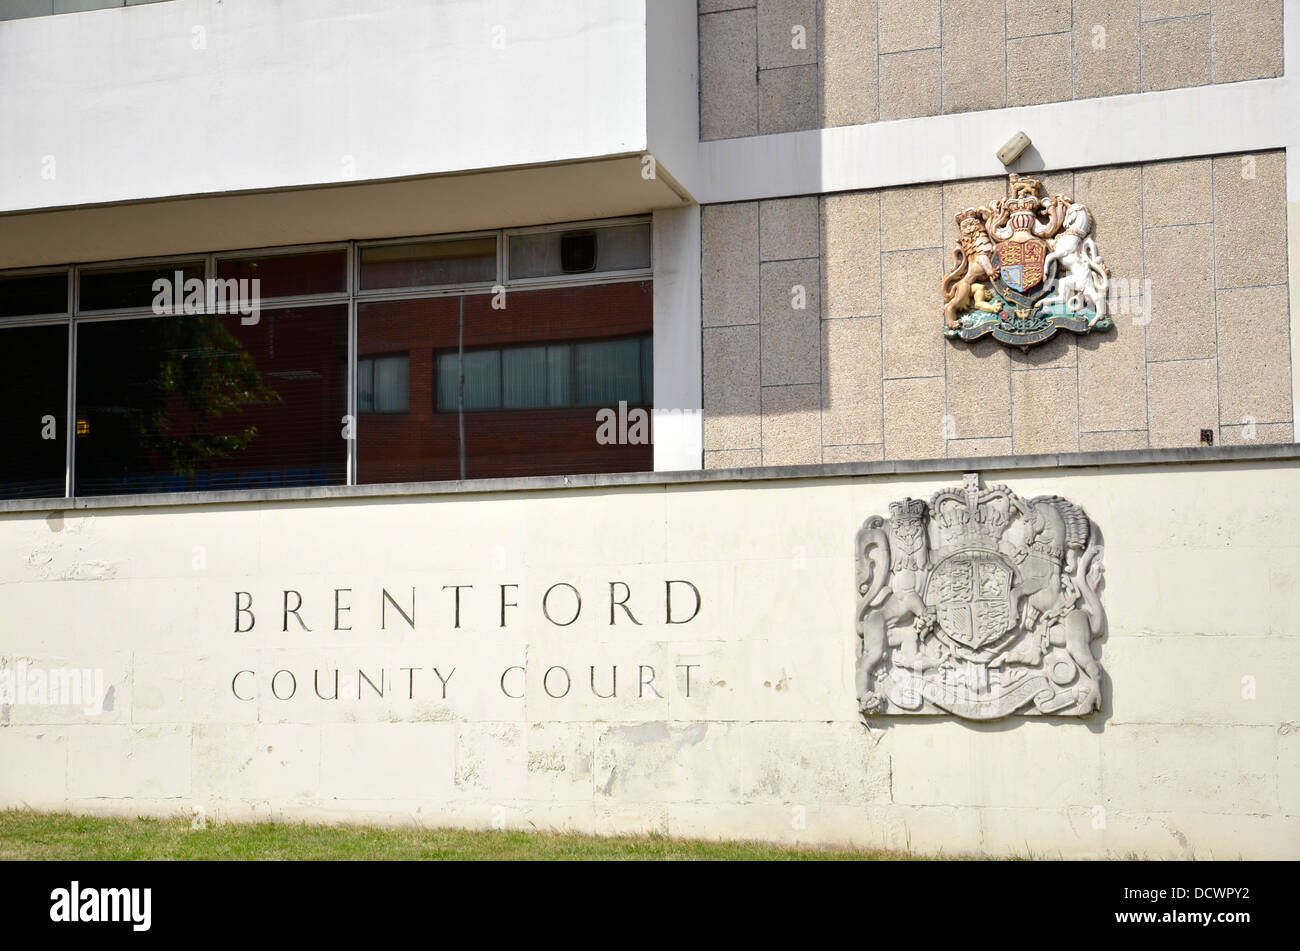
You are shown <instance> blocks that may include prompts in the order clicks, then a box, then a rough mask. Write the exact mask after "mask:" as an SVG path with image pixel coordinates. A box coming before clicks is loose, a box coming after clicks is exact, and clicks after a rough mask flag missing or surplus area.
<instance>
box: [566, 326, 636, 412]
mask: <svg viewBox="0 0 1300 951" xmlns="http://www.w3.org/2000/svg"><path fill="white" fill-rule="evenodd" d="M574 363H575V364H576V366H577V371H578V403H579V405H583V406H614V405H617V404H618V402H619V401H620V400H626V401H627V402H629V403H639V402H641V339H640V338H639V337H633V338H631V339H629V340H602V341H600V342H598V343H580V344H576V345H575V346H574Z"/></svg>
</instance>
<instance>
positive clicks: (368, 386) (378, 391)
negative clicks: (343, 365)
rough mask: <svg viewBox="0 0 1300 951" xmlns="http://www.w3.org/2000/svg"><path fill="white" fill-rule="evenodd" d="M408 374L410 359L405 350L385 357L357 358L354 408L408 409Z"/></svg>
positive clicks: (371, 410)
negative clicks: (355, 403)
mask: <svg viewBox="0 0 1300 951" xmlns="http://www.w3.org/2000/svg"><path fill="white" fill-rule="evenodd" d="M410 377H411V358H410V357H409V356H408V355H407V354H405V353H402V354H396V355H392V356H386V357H362V358H361V359H359V360H358V361H357V411H358V412H361V413H405V412H407V411H409V409H410V405H411V399H410V393H409V391H408V387H409V381H410Z"/></svg>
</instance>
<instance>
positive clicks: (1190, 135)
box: [694, 15, 1300, 204]
mask: <svg viewBox="0 0 1300 951" xmlns="http://www.w3.org/2000/svg"><path fill="white" fill-rule="evenodd" d="M1297 19H1300V15H1297V16H1288V17H1287V23H1288V25H1289V26H1293V25H1294V21H1295V20H1297ZM1292 46H1293V44H1291V43H1288V44H1287V50H1288V51H1289V50H1291V49H1292ZM1298 98H1300V95H1298V94H1297V87H1296V81H1295V80H1294V79H1293V78H1291V76H1289V75H1288V76H1284V77H1282V78H1279V79H1260V80H1254V81H1251V82H1240V83H1225V84H1220V85H1210V86H1197V87H1193V88H1189V89H1171V90H1168V91H1166V92H1150V93H1137V94H1134V95H1130V96H1109V97H1106V98H1103V99H1079V100H1075V101H1072V102H1052V103H1047V104H1045V105H1039V106H1020V107H1016V108H1012V109H990V110H986V111H983V112H965V113H958V114H954V115H944V116H927V117H923V118H917V119H900V120H896V121H892V122H872V123H868V124H866V125H855V126H843V127H840V128H834V129H813V130H809V131H806V132H786V133H782V134H779V135H760V136H750V137H747V138H740V139H721V140H718V141H712V142H703V143H701V144H700V166H701V167H700V175H699V180H698V183H697V187H696V190H695V191H694V194H695V197H696V198H697V200H698V201H699V202H700V203H701V204H711V203H714V202H724V201H750V200H753V199H755V198H774V197H781V196H785V195H806V194H817V193H823V192H836V191H851V190H855V189H865V188H883V187H888V186H891V185H907V184H912V183H918V182H938V181H954V180H960V179H964V178H979V177H982V176H989V175H1003V174H1005V173H1006V172H1007V169H1006V168H1005V167H1004V166H1003V165H1002V163H1001V162H999V161H998V159H997V156H996V152H997V150H998V149H999V148H1001V147H1002V145H1003V143H1005V142H1006V141H1007V140H1008V139H1010V138H1011V137H1012V136H1013V135H1014V134H1015V133H1016V132H1019V131H1023V132H1025V133H1026V134H1027V135H1028V136H1029V138H1030V139H1031V140H1032V142H1033V150H1032V151H1031V152H1027V153H1026V154H1025V155H1023V156H1021V158H1020V159H1018V160H1017V161H1016V163H1015V164H1014V165H1012V166H1011V170H1012V171H1018V172H1031V171H1042V170H1048V171H1051V170H1057V169H1067V168H1089V167H1093V166H1099V165H1120V164H1128V163H1134V162H1150V161H1156V160H1159V159H1180V158H1187V157H1189V156H1196V155H1220V154H1223V153H1226V152H1245V151H1251V150H1257V149H1276V148H1287V147H1289V146H1290V144H1291V143H1292V142H1295V141H1296V140H1297V136H1298V135H1300V109H1297V99H1298Z"/></svg>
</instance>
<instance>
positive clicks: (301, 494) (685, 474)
mask: <svg viewBox="0 0 1300 951" xmlns="http://www.w3.org/2000/svg"><path fill="white" fill-rule="evenodd" d="M1261 461H1279V462H1296V461H1300V444H1296V443H1278V444H1271V445H1260V446H1213V447H1211V446H1202V447H1183V448H1174V449H1123V450H1112V451H1106V452H1060V453H1043V454H1040V455H1025V456H964V457H961V458H957V459H947V458H944V459H893V460H887V461H884V462H839V463H824V464H820V465H807V466H761V467H754V468H743V469H688V470H682V471H674V472H611V473H599V474H592V475H570V476H523V477H512V478H502V479H469V480H465V481H460V480H455V481H446V482H398V483H388V484H381V485H329V486H308V487H301V488H291V489H230V490H222V491H215V492H163V493H150V494H142V495H104V496H78V497H75V498H71V499H69V498H57V499H6V500H0V514H2V513H6V512H63V511H70V510H73V511H75V510H79V509H87V510H95V509H120V508H145V509H149V508H164V507H168V506H185V505H191V506H193V505H231V504H246V503H256V502H304V501H315V500H320V499H383V498H403V497H420V496H424V497H431V498H432V497H439V496H449V495H490V494H499V493H509V492H546V491H557V490H566V489H603V488H622V487H629V486H641V487H647V486H664V487H667V486H677V485H703V484H709V483H715V482H747V483H776V482H782V481H791V480H798V479H827V478H844V477H880V476H891V475H941V474H945V473H948V474H951V475H952V476H953V477H954V478H956V479H958V480H960V478H961V475H962V474H963V473H966V472H983V471H989V472H994V471H1009V470H1031V469H1087V468H1101V467H1106V466H1160V465H1167V466H1175V465H1196V464H1206V463H1219V464H1233V463H1245V462H1261Z"/></svg>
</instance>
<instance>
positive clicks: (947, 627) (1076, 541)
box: [857, 475, 1105, 720]
mask: <svg viewBox="0 0 1300 951" xmlns="http://www.w3.org/2000/svg"><path fill="white" fill-rule="evenodd" d="M1102 552H1103V549H1102V545H1101V538H1100V533H1099V532H1098V530H1097V528H1096V526H1095V525H1094V524H1093V523H1092V521H1091V519H1089V518H1088V516H1087V514H1086V513H1085V512H1084V511H1083V509H1081V508H1080V507H1079V506H1078V505H1075V504H1074V503H1073V502H1070V501H1069V500H1067V499H1063V498H1060V497H1059V496H1039V497H1038V498H1034V499H1029V500H1027V501H1026V500H1025V499H1022V498H1021V497H1020V496H1018V495H1016V494H1015V493H1014V492H1012V491H1011V490H1010V489H1009V488H1007V487H1006V486H1004V485H991V486H984V487H981V485H980V482H979V477H978V476H976V475H970V476H967V479H966V484H965V486H964V487H962V488H959V489H958V488H953V489H944V490H943V491H941V492H938V493H936V494H935V495H934V496H933V498H931V499H930V500H929V501H928V502H927V501H923V500H921V499H903V500H902V501H901V502H893V503H891V504H890V506H889V517H888V518H883V517H881V516H878V515H876V516H872V517H871V518H868V519H867V520H866V521H865V522H864V523H863V524H862V528H861V529H860V530H859V531H858V534H857V582H858V610H857V634H858V654H857V694H858V704H859V708H860V710H861V712H862V713H863V714H865V715H867V716H874V715H881V714H885V715H888V714H945V713H947V714H955V715H956V716H960V717H966V718H969V719H973V720H990V719H994V718H997V717H1004V716H1008V715H1011V714H1015V713H1022V714H1038V715H1042V714H1051V715H1055V716H1086V715H1088V714H1090V713H1092V712H1093V711H1094V710H1099V709H1101V681H1102V671H1101V665H1100V664H1099V663H1098V662H1097V659H1096V658H1095V657H1094V656H1093V653H1092V642H1093V640H1094V639H1095V638H1097V637H1098V636H1100V634H1101V632H1102V629H1103V626H1104V623H1105V618H1104V614H1103V611H1102V606H1101V597H1100V593H1099V590H1098V589H1099V586H1100V584H1101V573H1102V564H1101V559H1102Z"/></svg>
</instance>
